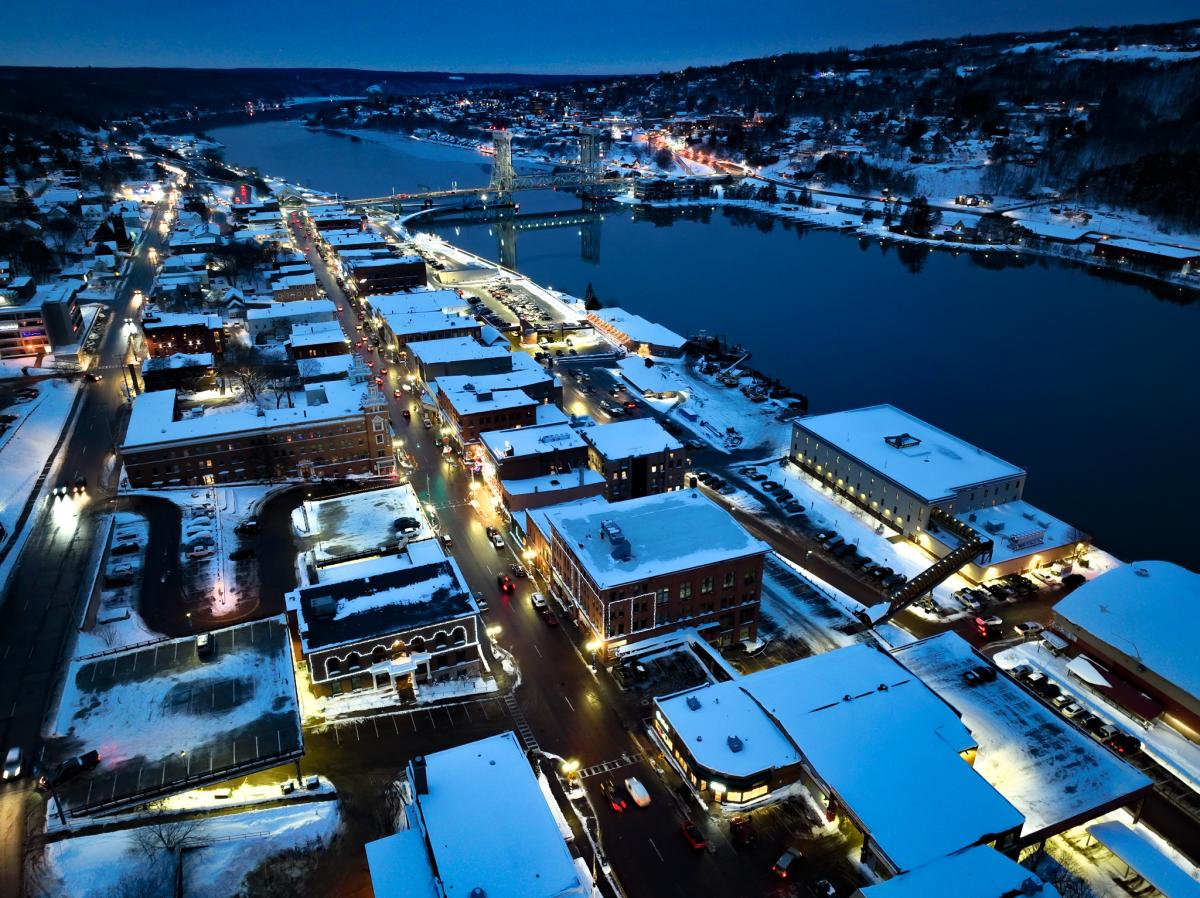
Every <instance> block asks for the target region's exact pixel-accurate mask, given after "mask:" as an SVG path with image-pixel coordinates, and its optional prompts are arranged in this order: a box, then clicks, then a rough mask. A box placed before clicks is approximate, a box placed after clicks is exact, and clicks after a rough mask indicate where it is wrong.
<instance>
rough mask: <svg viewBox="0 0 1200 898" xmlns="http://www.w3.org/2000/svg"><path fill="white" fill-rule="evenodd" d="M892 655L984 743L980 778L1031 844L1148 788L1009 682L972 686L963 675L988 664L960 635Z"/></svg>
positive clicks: (925, 642) (977, 767) (942, 637)
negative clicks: (1017, 818)
mask: <svg viewBox="0 0 1200 898" xmlns="http://www.w3.org/2000/svg"><path fill="white" fill-rule="evenodd" d="M893 655H894V656H895V658H896V659H897V660H898V661H899V662H900V663H901V664H903V665H904V666H905V667H907V668H908V669H909V670H911V671H912V672H913V673H915V674H916V675H917V676H919V677H920V678H921V679H922V680H923V681H924V682H925V683H926V684H927V685H928V686H929V687H930V688H931V689H933V690H934V691H935V692H936V693H937V694H938V695H940V696H941V697H942V698H943V699H944V700H945V701H946V702H948V703H949V704H950V705H951V706H952V707H953V708H954V709H955V710H957V711H958V712H959V713H960V714H962V720H963V723H964V724H966V726H967V728H968V729H969V730H970V731H971V733H972V735H974V737H975V739H976V741H977V742H978V743H979V751H978V753H977V755H976V758H975V770H976V772H978V773H979V775H980V776H982V777H983V778H984V779H985V780H987V781H988V782H989V783H991V784H992V785H993V786H994V787H995V788H996V790H997V791H998V792H1000V794H1001V795H1003V796H1004V797H1005V798H1007V799H1008V800H1009V801H1010V802H1012V804H1013V806H1014V807H1016V808H1017V810H1019V811H1020V812H1021V813H1022V814H1024V815H1025V825H1024V827H1023V829H1022V833H1023V835H1024V836H1025V837H1033V836H1034V835H1035V834H1037V833H1041V832H1044V831H1046V832H1048V833H1050V834H1052V833H1054V832H1058V831H1060V830H1061V829H1064V828H1066V827H1068V826H1070V825H1074V824H1076V823H1078V822H1082V821H1083V820H1087V819H1091V818H1092V817H1094V816H1097V815H1098V814H1100V813H1103V812H1105V811H1107V810H1109V809H1110V808H1111V807H1113V806H1115V805H1117V804H1121V803H1124V801H1125V800H1127V798H1128V796H1130V795H1131V794H1133V793H1135V792H1137V791H1139V790H1140V789H1143V788H1145V787H1146V786H1149V785H1150V781H1149V780H1148V779H1146V777H1145V776H1143V775H1142V774H1141V773H1139V772H1138V771H1137V770H1135V769H1134V768H1133V767H1130V766H1129V765H1128V764H1125V763H1123V762H1122V761H1121V760H1120V759H1119V758H1117V757H1116V756H1115V755H1114V754H1112V752H1110V751H1108V750H1107V749H1106V748H1104V747H1103V746H1101V745H1100V744H1099V743H1098V742H1096V741H1095V740H1093V739H1091V738H1090V737H1089V736H1085V735H1083V734H1082V733H1081V732H1080V731H1079V729H1078V728H1077V727H1075V726H1074V725H1073V724H1071V722H1070V721H1068V720H1065V719H1064V718H1062V717H1061V716H1059V715H1058V714H1055V713H1053V712H1052V711H1050V709H1049V708H1047V707H1046V706H1045V705H1044V704H1043V703H1042V702H1040V701H1039V700H1038V699H1036V698H1034V697H1033V696H1032V695H1031V694H1030V693H1029V692H1028V691H1027V690H1025V689H1023V688H1022V687H1021V686H1018V685H1017V684H1016V683H1014V682H1013V681H1012V680H1011V679H1009V678H1008V677H1006V676H999V677H997V678H996V679H995V680H993V681H992V682H990V683H980V684H978V685H976V686H969V685H967V683H966V682H964V681H963V678H962V676H963V674H964V673H965V672H966V671H968V670H970V669H971V668H973V667H978V666H980V665H982V664H985V663H986V662H985V661H984V659H983V658H981V657H980V656H979V655H977V654H976V653H975V651H974V650H973V649H972V648H971V646H970V645H969V644H968V643H967V642H966V641H965V640H964V639H963V638H962V637H961V636H959V635H958V634H957V633H953V632H947V633H941V634H939V635H937V636H932V637H930V638H928V639H923V640H921V641H919V642H914V643H912V644H911V645H907V646H904V647H902V648H898V649H896V650H895V651H894V652H893Z"/></svg>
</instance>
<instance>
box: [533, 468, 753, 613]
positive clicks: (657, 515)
mask: <svg viewBox="0 0 1200 898" xmlns="http://www.w3.org/2000/svg"><path fill="white" fill-rule="evenodd" d="M548 519H549V522H550V524H551V526H552V527H553V528H554V529H555V530H557V531H558V532H559V533H560V534H561V535H562V537H563V539H564V540H565V541H566V542H567V544H568V545H570V546H571V548H572V549H573V550H574V551H575V554H576V556H577V557H578V558H579V560H580V561H581V562H582V563H583V566H584V567H585V568H586V570H587V572H588V574H589V575H590V576H591V578H592V580H593V581H595V583H596V585H597V586H599V587H600V588H601V589H608V588H610V587H613V586H620V585H621V584H623V583H632V582H635V581H640V580H645V579H648V578H651V577H657V576H661V575H663V574H669V573H674V572H676V571H686V570H691V569H693V568H697V567H701V566H703V565H710V564H718V563H720V562H727V561H734V560H736V559H738V558H748V557H750V556H754V555H760V554H763V553H765V552H768V551H770V547H769V546H768V545H767V544H766V543H764V542H762V541H760V540H757V539H755V538H754V537H753V536H751V535H750V534H749V533H748V532H747V531H746V529H745V528H744V527H742V525H741V524H739V523H738V522H737V521H736V520H734V519H733V516H732V515H730V514H729V512H727V511H726V510H725V509H723V508H721V507H720V506H719V505H717V504H716V503H715V502H713V501H711V500H710V499H708V498H707V497H705V496H703V495H701V494H700V492H699V491H698V490H677V491H675V492H673V493H662V494H659V495H656V496H643V497H642V498H640V499H630V500H628V501H626V502H621V503H618V504H615V505H609V506H606V507H604V508H588V507H584V508H580V509H578V510H570V509H568V510H564V511H558V512H554V513H553V514H551V515H549V516H548ZM606 523H609V524H615V525H617V526H618V527H619V528H620V531H621V533H622V534H623V535H624V537H625V539H627V540H628V541H629V545H630V549H631V551H630V554H629V558H628V559H627V560H619V559H618V558H616V557H614V556H613V544H612V541H611V539H610V538H606V537H605V536H602V535H601V525H603V524H606Z"/></svg>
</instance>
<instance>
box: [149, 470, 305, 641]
mask: <svg viewBox="0 0 1200 898" xmlns="http://www.w3.org/2000/svg"><path fill="white" fill-rule="evenodd" d="M286 488H287V487H286V486H284V487H280V486H279V485H278V484H250V485H247V486H212V487H201V488H197V487H180V488H178V489H162V490H136V491H134V492H132V493H128V495H143V496H156V497H158V498H160V499H166V500H167V501H169V502H173V503H174V504H175V505H177V506H179V509H180V513H181V515H182V521H181V524H180V546H179V550H180V559H181V563H182V564H183V565H184V571H185V577H186V578H187V580H188V590H189V594H192V595H195V596H204V597H205V601H206V604H207V606H208V612H209V614H211V615H212V617H213V618H214V619H218V620H219V619H221V618H223V617H236V616H238V615H239V614H240V612H241V607H242V605H243V603H244V602H254V601H256V595H255V594H256V591H257V582H256V581H253V580H252V579H251V578H252V576H253V575H252V572H253V571H256V570H257V567H256V566H255V565H253V564H247V565H242V566H241V569H239V564H238V563H237V562H235V561H233V560H232V559H230V557H229V553H230V552H232V551H234V550H235V549H237V547H238V543H239V540H238V536H237V534H236V533H235V532H234V529H235V528H236V527H237V526H238V524H240V523H242V522H243V521H245V520H247V519H249V518H252V517H254V515H255V514H256V513H257V510H258V508H259V506H260V505H261V504H262V502H263V500H264V499H266V498H267V496H268V495H269V494H271V493H272V492H275V491H277V490H279V489H286Z"/></svg>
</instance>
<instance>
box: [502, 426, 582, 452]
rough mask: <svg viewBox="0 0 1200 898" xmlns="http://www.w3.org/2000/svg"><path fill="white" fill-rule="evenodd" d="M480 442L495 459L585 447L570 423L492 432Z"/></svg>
mask: <svg viewBox="0 0 1200 898" xmlns="http://www.w3.org/2000/svg"><path fill="white" fill-rule="evenodd" d="M480 439H481V440H482V441H483V444H484V445H485V446H487V448H488V451H489V452H491V453H492V455H493V456H494V457H495V458H524V457H526V456H530V455H553V454H554V453H555V452H561V451H563V450H565V449H582V448H583V447H584V446H585V445H586V444H585V443H584V442H583V438H582V437H580V436H579V434H578V433H577V432H576V431H575V429H574V428H572V427H571V426H570V425H567V424H546V425H541V426H538V425H532V426H530V427H511V428H509V429H507V430H490V431H488V432H487V433H485V434H482V435H481V436H480Z"/></svg>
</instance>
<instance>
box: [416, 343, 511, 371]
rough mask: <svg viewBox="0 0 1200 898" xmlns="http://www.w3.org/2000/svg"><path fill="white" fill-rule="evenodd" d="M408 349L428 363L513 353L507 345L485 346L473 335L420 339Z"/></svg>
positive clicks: (493, 357) (503, 355)
mask: <svg viewBox="0 0 1200 898" xmlns="http://www.w3.org/2000/svg"><path fill="white" fill-rule="evenodd" d="M408 351H409V352H411V353H412V354H413V355H414V356H416V357H417V358H418V359H420V360H421V361H422V362H424V363H425V364H426V365H434V364H442V363H446V362H462V361H467V360H469V359H502V358H506V357H510V356H511V355H512V353H511V352H510V351H509V350H508V347H506V346H484V345H483V344H482V343H480V342H479V341H478V340H475V339H473V338H471V337H449V338H447V339H445V340H418V341H416V342H414V343H409V344H408Z"/></svg>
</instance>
